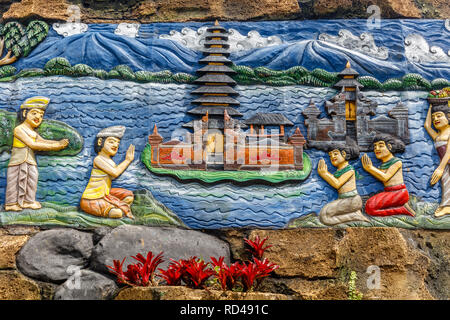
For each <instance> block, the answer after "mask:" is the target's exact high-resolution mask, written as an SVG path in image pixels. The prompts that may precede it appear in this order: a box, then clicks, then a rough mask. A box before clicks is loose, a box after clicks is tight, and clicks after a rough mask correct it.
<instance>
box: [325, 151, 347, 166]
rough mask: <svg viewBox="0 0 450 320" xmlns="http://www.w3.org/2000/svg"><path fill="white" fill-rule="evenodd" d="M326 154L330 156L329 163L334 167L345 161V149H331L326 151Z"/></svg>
mask: <svg viewBox="0 0 450 320" xmlns="http://www.w3.org/2000/svg"><path fill="white" fill-rule="evenodd" d="M328 155H329V156H330V161H331V164H332V165H333V166H335V167H337V166H338V165H340V164H341V163H343V162H345V161H346V160H345V151H342V153H341V151H339V150H337V149H335V150H332V151H330V152H328Z"/></svg>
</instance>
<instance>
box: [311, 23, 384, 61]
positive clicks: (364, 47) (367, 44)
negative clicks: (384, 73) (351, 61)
mask: <svg viewBox="0 0 450 320" xmlns="http://www.w3.org/2000/svg"><path fill="white" fill-rule="evenodd" d="M319 40H320V41H324V42H327V43H330V44H333V45H336V46H339V47H342V48H345V49H349V50H353V51H357V52H360V53H363V54H366V55H368V56H370V57H374V58H377V59H381V60H387V59H388V57H389V52H388V49H387V48H386V47H378V46H377V45H376V44H375V40H374V39H373V35H372V34H370V33H368V32H364V33H361V34H360V35H359V36H357V35H354V34H352V33H351V32H350V31H348V30H345V29H341V30H339V33H338V35H337V36H333V35H329V34H327V33H321V34H320V35H319Z"/></svg>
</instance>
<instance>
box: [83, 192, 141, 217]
mask: <svg viewBox="0 0 450 320" xmlns="http://www.w3.org/2000/svg"><path fill="white" fill-rule="evenodd" d="M129 196H133V192H132V191H130V190H127V189H122V188H111V190H110V193H109V194H108V195H105V196H104V197H103V198H100V199H81V201H80V208H81V210H83V211H84V212H86V213H89V214H92V215H94V216H97V217H108V215H109V212H110V211H111V209H115V208H117V209H120V210H122V211H123V213H124V214H125V215H128V214H131V209H130V205H129V204H127V203H125V202H123V201H122V200H123V199H125V198H126V197H129Z"/></svg>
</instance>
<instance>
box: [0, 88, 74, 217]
mask: <svg viewBox="0 0 450 320" xmlns="http://www.w3.org/2000/svg"><path fill="white" fill-rule="evenodd" d="M49 102H50V99H49V98H46V97H32V98H29V99H27V100H25V102H24V103H23V104H22V105H21V106H20V110H19V112H18V115H17V116H18V121H19V125H18V126H16V127H15V128H14V138H13V144H12V149H11V158H10V160H9V164H8V170H7V173H6V176H7V177H6V195H5V211H21V210H22V209H40V208H41V204H40V203H39V202H38V201H36V191H37V185H38V176H39V172H38V167H37V162H36V157H35V154H34V153H35V151H56V150H61V149H64V148H65V147H67V145H68V144H69V140H68V139H62V140H59V141H54V140H46V139H43V138H42V137H41V136H40V135H39V134H38V133H37V132H36V130H37V129H38V127H39V126H40V125H41V123H42V120H43V118H44V113H45V110H46V108H47V106H48V104H49Z"/></svg>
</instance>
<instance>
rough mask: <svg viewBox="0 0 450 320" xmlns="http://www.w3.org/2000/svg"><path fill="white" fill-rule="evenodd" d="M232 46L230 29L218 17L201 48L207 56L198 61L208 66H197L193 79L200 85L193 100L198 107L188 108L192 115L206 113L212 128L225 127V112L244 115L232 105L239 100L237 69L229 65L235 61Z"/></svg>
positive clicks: (190, 124) (191, 124) (189, 126)
mask: <svg viewBox="0 0 450 320" xmlns="http://www.w3.org/2000/svg"><path fill="white" fill-rule="evenodd" d="M229 47H230V45H229V43H228V31H227V30H226V29H225V28H224V27H222V26H220V25H219V23H218V22H217V21H216V23H215V25H214V26H212V27H209V28H208V29H207V30H206V34H205V42H204V48H203V50H202V52H203V54H204V55H205V56H204V57H203V58H202V59H200V60H199V63H200V64H204V65H205V66H203V67H201V68H200V69H198V70H197V73H198V74H199V78H198V79H196V80H195V81H194V83H195V84H197V85H199V87H198V88H197V89H195V90H194V91H192V94H195V95H198V98H196V99H194V100H193V101H192V104H194V105H196V107H194V108H193V109H191V110H189V111H188V113H189V114H192V115H197V116H205V115H207V116H208V123H209V127H210V128H215V129H223V128H224V121H223V119H224V114H225V113H226V114H227V115H228V116H230V117H234V116H237V117H240V116H242V114H241V113H240V112H238V111H237V110H236V109H234V108H233V106H238V105H239V101H237V100H236V99H235V97H237V96H238V95H239V93H238V92H236V91H235V90H234V89H233V86H235V85H236V81H234V80H233V79H232V78H231V76H232V75H234V74H236V71H234V70H233V69H231V68H230V65H232V64H233V62H232V61H231V60H230V59H228V56H229V55H230V51H229ZM232 120H233V122H234V124H235V125H237V126H240V127H241V128H245V127H247V126H246V125H245V124H244V123H241V122H240V121H239V120H237V119H232ZM193 124H194V121H190V122H188V123H186V124H184V125H183V127H187V128H192V127H193Z"/></svg>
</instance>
